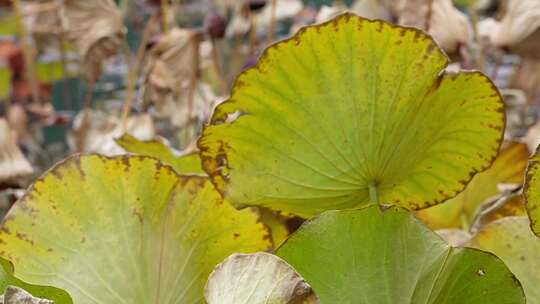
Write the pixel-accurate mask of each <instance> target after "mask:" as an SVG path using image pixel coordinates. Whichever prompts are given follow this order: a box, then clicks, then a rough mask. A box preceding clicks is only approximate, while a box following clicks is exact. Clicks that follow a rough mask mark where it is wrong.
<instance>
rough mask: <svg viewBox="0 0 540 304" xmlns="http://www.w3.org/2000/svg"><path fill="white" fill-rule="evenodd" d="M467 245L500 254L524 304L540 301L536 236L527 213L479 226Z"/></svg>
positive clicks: (539, 254)
mask: <svg viewBox="0 0 540 304" xmlns="http://www.w3.org/2000/svg"><path fill="white" fill-rule="evenodd" d="M469 246H474V247H476V248H479V249H482V250H486V251H489V252H492V253H493V254H495V255H497V256H498V257H499V258H501V259H502V260H503V261H504V262H505V263H506V265H508V268H510V270H511V271H512V272H513V273H514V274H515V275H516V277H517V278H518V280H519V281H520V282H521V284H522V285H523V289H524V290H525V295H526V296H527V303H528V304H540V288H538V287H539V286H540V239H538V238H537V237H536V236H535V235H534V234H533V233H532V232H531V230H530V228H529V220H528V219H527V217H507V218H503V219H500V220H498V221H496V222H492V223H490V224H488V225H487V226H485V227H483V228H482V229H481V230H480V231H479V232H478V233H477V235H476V236H475V237H474V238H473V240H472V241H471V243H470V244H469Z"/></svg>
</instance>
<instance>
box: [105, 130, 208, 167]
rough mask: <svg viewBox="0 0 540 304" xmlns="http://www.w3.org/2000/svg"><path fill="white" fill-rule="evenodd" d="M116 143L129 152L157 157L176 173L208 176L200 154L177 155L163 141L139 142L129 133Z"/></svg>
mask: <svg viewBox="0 0 540 304" xmlns="http://www.w3.org/2000/svg"><path fill="white" fill-rule="evenodd" d="M116 143H117V144H118V145H119V146H120V147H122V148H123V149H125V150H126V151H127V152H130V153H134V154H140V155H148V156H152V157H155V158H157V159H159V160H160V161H162V162H163V163H165V164H167V165H170V166H171V167H173V169H174V170H176V172H179V173H182V174H204V175H206V173H205V172H204V170H203V169H202V168H201V158H200V157H199V153H196V152H185V153H175V152H174V150H173V149H172V148H171V147H169V146H168V145H167V144H166V143H164V142H163V141H161V140H157V139H152V140H138V139H137V138H135V137H133V136H131V135H129V134H127V133H126V134H124V135H122V137H120V138H118V139H116Z"/></svg>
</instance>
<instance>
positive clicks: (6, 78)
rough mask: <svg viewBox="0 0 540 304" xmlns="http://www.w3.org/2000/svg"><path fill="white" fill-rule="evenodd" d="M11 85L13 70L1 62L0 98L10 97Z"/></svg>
mask: <svg viewBox="0 0 540 304" xmlns="http://www.w3.org/2000/svg"><path fill="white" fill-rule="evenodd" d="M10 86H11V71H10V70H9V68H8V67H5V66H2V65H1V64H0V100H2V99H5V98H8V97H9V88H10Z"/></svg>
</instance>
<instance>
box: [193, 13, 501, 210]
mask: <svg viewBox="0 0 540 304" xmlns="http://www.w3.org/2000/svg"><path fill="white" fill-rule="evenodd" d="M447 65H448V59H447V57H446V56H445V55H444V54H443V52H442V51H441V50H440V49H439V47H438V46H437V45H436V44H435V42H434V41H433V39H432V38H431V37H429V36H427V35H426V34H425V33H423V32H422V31H420V30H416V29H411V28H403V27H398V26H393V25H390V24H388V23H385V22H383V21H370V20H367V19H362V18H360V17H357V16H354V15H351V14H344V15H341V16H338V17H336V18H335V19H333V20H331V21H329V22H327V23H323V24H320V25H315V26H309V27H306V28H303V29H302V30H300V31H299V32H298V33H297V34H296V35H295V36H294V37H292V38H290V39H288V40H285V41H282V42H279V43H277V44H275V45H273V46H271V47H269V48H268V49H267V50H266V51H265V53H264V54H263V55H262V56H261V58H260V60H259V62H258V63H257V65H256V66H255V67H253V68H251V69H249V70H247V71H245V72H244V73H242V74H241V75H240V76H239V77H238V79H237V80H236V82H235V85H234V87H233V90H232V95H231V97H230V99H229V100H227V101H226V102H224V103H222V104H220V105H219V106H218V107H217V108H216V110H215V112H214V115H213V117H212V122H211V124H210V125H208V126H207V127H205V129H204V131H203V135H202V137H201V139H200V140H199V142H198V145H199V147H200V149H201V156H202V159H203V168H204V169H205V170H206V171H207V172H208V173H209V175H210V176H211V178H212V179H213V182H214V183H215V184H216V185H217V186H218V188H219V189H220V190H221V191H222V192H223V193H224V194H225V195H226V198H227V199H228V200H230V201H231V203H233V204H235V205H236V206H240V207H241V206H245V205H258V206H265V207H270V208H272V209H278V210H282V211H285V212H291V213H295V214H298V215H307V216H309V215H313V214H316V213H318V212H321V211H324V210H328V209H343V208H351V207H356V206H359V205H363V204H366V203H368V202H369V201H372V202H373V201H378V202H380V203H388V204H395V205H400V206H403V207H406V208H408V209H420V208H425V207H428V206H431V205H434V204H437V203H440V202H443V201H445V200H447V199H448V198H451V197H453V196H455V195H456V194H457V193H459V192H460V191H461V190H463V188H464V187H465V185H466V184H467V182H468V181H469V180H470V179H471V178H472V176H473V175H474V174H475V173H476V172H480V171H483V170H484V169H486V168H487V167H488V166H489V165H490V164H491V162H492V160H493V159H494V157H495V156H496V154H497V151H498V149H499V144H500V141H501V138H502V133H503V132H502V129H503V127H504V105H503V102H502V100H501V97H500V95H499V93H498V91H497V89H496V88H495V86H494V85H493V83H492V82H491V81H490V80H489V79H488V78H487V77H486V76H484V75H483V74H481V73H479V72H462V73H459V74H454V73H446V72H443V70H444V68H445V67H446V66H447Z"/></svg>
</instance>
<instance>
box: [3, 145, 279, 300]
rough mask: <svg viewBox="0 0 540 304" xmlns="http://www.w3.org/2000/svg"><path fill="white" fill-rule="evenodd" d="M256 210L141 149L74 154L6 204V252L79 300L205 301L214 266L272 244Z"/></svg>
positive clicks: (28, 272)
mask: <svg viewBox="0 0 540 304" xmlns="http://www.w3.org/2000/svg"><path fill="white" fill-rule="evenodd" d="M257 220H258V219H257V217H256V216H255V215H254V214H253V213H252V212H251V211H249V210H243V211H238V210H236V209H234V208H233V207H231V206H230V205H229V204H226V203H224V202H223V200H222V198H221V196H220V195H219V193H217V192H216V191H215V190H214V187H213V185H212V184H211V183H210V182H209V181H208V179H207V178H203V177H194V176H190V177H185V176H179V175H177V174H176V173H175V172H174V170H172V169H171V168H170V167H168V166H163V165H161V163H159V162H158V161H157V160H155V159H152V158H148V157H141V156H122V157H115V158H105V157H101V156H97V155H91V156H80V157H79V156H75V157H72V158H69V159H68V160H66V161H64V162H63V163H61V164H59V165H57V166H56V167H55V168H54V169H52V170H51V171H50V172H48V173H47V174H45V175H44V176H43V177H42V178H41V179H39V180H38V181H36V182H35V183H34V185H33V186H31V188H30V189H29V190H28V192H27V194H26V195H25V196H24V197H23V198H22V199H21V200H19V201H18V202H17V203H16V204H15V205H14V207H13V208H12V209H11V210H10V211H9V213H8V215H7V216H6V219H5V221H4V223H3V225H2V228H1V232H0V240H1V241H0V255H1V256H3V257H5V258H7V259H9V260H10V261H12V262H13V263H14V265H15V276H17V277H18V278H20V279H22V280H24V281H27V282H30V283H32V284H40V285H51V286H55V287H59V288H62V289H64V290H66V291H67V292H68V293H69V294H70V295H71V297H72V298H73V301H74V303H77V304H79V303H160V304H167V303H203V301H204V300H203V288H204V284H205V282H206V279H207V276H208V274H209V273H210V272H211V271H212V269H213V268H214V266H215V265H216V264H218V263H219V262H221V261H222V260H223V259H224V258H225V257H227V256H229V255H230V254H232V253H234V252H248V253H249V252H256V251H261V250H266V249H267V248H269V246H270V241H269V240H267V238H268V235H267V231H266V228H265V227H264V226H263V225H262V224H260V223H258V222H257Z"/></svg>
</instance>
